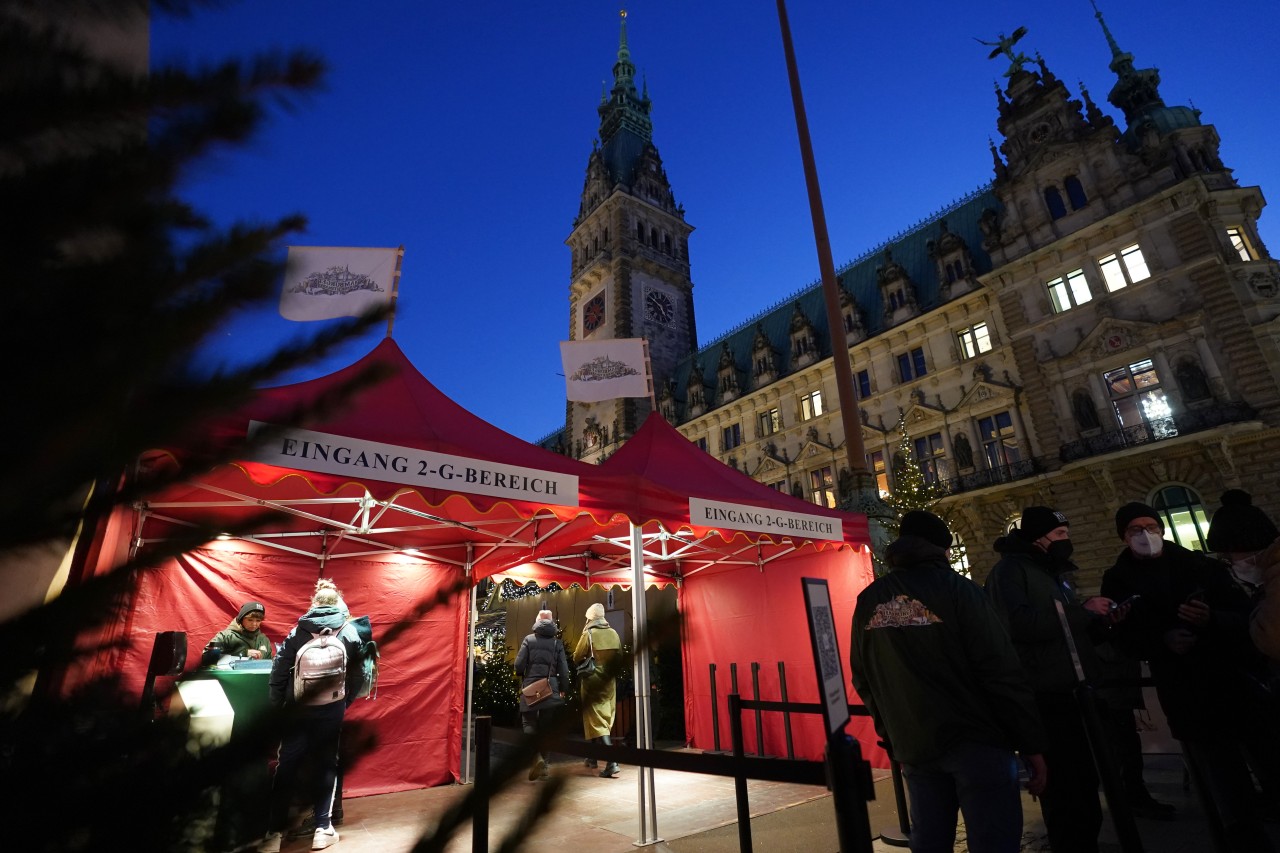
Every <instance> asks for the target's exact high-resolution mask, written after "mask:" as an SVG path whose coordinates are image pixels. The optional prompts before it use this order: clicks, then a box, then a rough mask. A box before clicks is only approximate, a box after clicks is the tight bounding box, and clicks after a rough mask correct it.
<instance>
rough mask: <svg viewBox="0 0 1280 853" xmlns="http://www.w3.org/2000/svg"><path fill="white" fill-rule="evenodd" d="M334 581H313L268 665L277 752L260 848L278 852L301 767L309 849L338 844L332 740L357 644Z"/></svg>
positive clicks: (355, 687)
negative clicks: (280, 718) (279, 731)
mask: <svg viewBox="0 0 1280 853" xmlns="http://www.w3.org/2000/svg"><path fill="white" fill-rule="evenodd" d="M349 615H350V614H349V612H348V610H347V606H346V604H345V603H344V602H343V600H342V594H341V593H340V592H339V591H338V588H337V586H336V585H335V584H334V583H333V581H332V580H329V579H328V578H321V579H320V580H318V581H316V586H315V592H314V593H313V595H312V597H311V604H310V607H309V608H308V609H307V612H306V613H304V614H302V616H301V617H300V618H299V619H298V623H297V624H296V625H294V627H293V629H292V630H291V631H290V632H289V634H288V635H287V636H286V637H285V638H284V642H283V643H281V644H280V651H279V654H277V655H276V657H275V660H274V661H273V662H272V666H271V677H270V678H269V679H268V689H269V691H270V696H271V704H272V705H273V706H275V707H276V708H280V709H283V711H284V713H285V718H284V732H283V735H282V737H281V741H280V756H279V761H278V762H277V764H276V772H275V776H274V777H273V779H272V781H271V796H270V805H269V811H268V816H267V834H266V836H265V837H264V838H263V840H262V843H261V844H259V846H258V851H259V853H278V851H279V850H280V844H281V842H282V840H283V833H284V830H285V829H286V827H287V824H288V819H289V807H290V806H291V805H292V801H293V795H294V790H295V788H296V787H297V785H298V782H299V778H298V777H299V772H300V770H301V768H302V765H303V764H304V763H306V762H310V763H311V764H310V766H312V767H314V768H315V772H316V774H317V775H316V776H315V777H314V778H312V779H308V780H306V781H307V782H308V783H309V784H308V787H309V788H310V790H311V792H312V799H313V803H314V819H315V831H314V833H313V835H312V839H311V849H312V850H323V849H324V848H326V847H331V846H333V845H334V844H337V843H338V832H337V830H336V829H334V828H333V822H332V820H331V812H332V809H333V798H334V790H335V787H336V784H337V774H338V745H339V740H340V736H341V733H342V721H343V718H344V717H345V715H346V709H347V706H349V705H350V704H351V702H352V701H354V699H355V697H356V694H357V693H358V692H359V690H360V686H361V682H362V680H363V660H362V658H363V646H364V644H363V643H362V642H361V640H360V637H359V636H358V634H357V633H356V631H355V628H354V627H353V626H352V625H351V624H350V623H349V622H348V617H349Z"/></svg>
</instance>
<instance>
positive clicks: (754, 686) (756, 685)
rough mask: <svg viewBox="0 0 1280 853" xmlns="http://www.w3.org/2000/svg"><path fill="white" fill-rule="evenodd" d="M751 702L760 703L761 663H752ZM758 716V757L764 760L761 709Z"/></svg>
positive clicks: (757, 710) (756, 711)
mask: <svg viewBox="0 0 1280 853" xmlns="http://www.w3.org/2000/svg"><path fill="white" fill-rule="evenodd" d="M751 700H752V701H753V702H759V701H760V663H759V662H758V661H752V662H751ZM755 715H756V755H758V756H759V757H760V758H764V757H765V755H764V717H763V715H762V714H761V713H760V709H759V708H756V709H755Z"/></svg>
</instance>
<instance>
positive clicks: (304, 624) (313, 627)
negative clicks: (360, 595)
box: [268, 603, 364, 707]
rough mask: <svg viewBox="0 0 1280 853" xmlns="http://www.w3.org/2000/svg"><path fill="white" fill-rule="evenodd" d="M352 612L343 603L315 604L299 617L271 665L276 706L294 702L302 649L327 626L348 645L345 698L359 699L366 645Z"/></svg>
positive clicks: (271, 682) (273, 701)
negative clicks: (295, 673) (295, 668)
mask: <svg viewBox="0 0 1280 853" xmlns="http://www.w3.org/2000/svg"><path fill="white" fill-rule="evenodd" d="M350 615H351V614H350V613H349V611H348V610H347V607H346V605H345V604H342V603H339V604H336V605H328V604H326V605H323V606H320V607H312V608H311V609H310V610H308V611H307V612H306V613H304V614H303V615H302V617H301V618H300V619H298V624H297V625H295V626H293V630H291V631H290V632H289V635H288V636H286V637H285V638H284V642H282V643H281V644H280V653H279V654H278V655H276V658H275V660H274V661H273V662H272V664H271V678H270V679H269V680H268V688H269V690H270V693H271V704H272V705H275V706H276V707H280V706H282V705H286V704H292V703H293V701H294V696H293V664H294V661H295V660H296V659H297V657H298V650H299V649H301V648H302V647H303V646H304V645H306V644H307V642H308V641H310V640H311V639H312V637H313V635H315V634H319V633H321V632H322V631H324V629H325V628H328V629H329V630H330V631H332V632H333V633H334V634H336V635H337V636H338V639H339V640H341V641H342V644H343V645H344V646H346V647H347V678H346V682H347V695H346V699H345V700H344V701H345V703H346V704H347V705H348V706H350V705H351V703H352V702H353V701H355V698H356V693H357V692H358V691H359V689H360V683H361V681H362V680H363V677H364V676H363V673H362V668H361V655H362V651H361V650H362V648H363V646H364V644H363V643H362V642H361V641H360V637H359V635H358V634H357V633H356V629H355V626H354V625H352V624H350V622H349V621H348V619H349V617H350ZM315 707H325V706H315Z"/></svg>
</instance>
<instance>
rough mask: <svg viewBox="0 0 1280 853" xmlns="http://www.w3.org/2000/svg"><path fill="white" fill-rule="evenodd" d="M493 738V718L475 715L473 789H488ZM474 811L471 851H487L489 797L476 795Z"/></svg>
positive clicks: (487, 852) (472, 852) (475, 852)
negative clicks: (474, 777)
mask: <svg viewBox="0 0 1280 853" xmlns="http://www.w3.org/2000/svg"><path fill="white" fill-rule="evenodd" d="M492 739H493V718H492V717H476V779H475V786H474V790H476V791H488V790H489V749H490V746H491V743H492ZM476 800H478V802H477V803H476V813H475V815H474V816H473V817H472V818H471V853H489V797H488V796H483V797H476Z"/></svg>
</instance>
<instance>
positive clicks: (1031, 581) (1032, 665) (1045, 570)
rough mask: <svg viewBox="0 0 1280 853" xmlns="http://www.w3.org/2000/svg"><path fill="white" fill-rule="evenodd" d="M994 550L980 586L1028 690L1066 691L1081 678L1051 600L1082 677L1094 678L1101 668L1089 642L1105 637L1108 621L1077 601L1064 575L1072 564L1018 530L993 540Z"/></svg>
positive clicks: (1045, 691) (1068, 691)
mask: <svg viewBox="0 0 1280 853" xmlns="http://www.w3.org/2000/svg"><path fill="white" fill-rule="evenodd" d="M995 549H996V553H998V554H1000V555H1001V557H1000V561H999V562H998V563H996V564H995V566H994V567H993V568H992V569H991V574H989V575H987V581H986V583H985V584H984V588H985V589H986V591H987V595H988V596H989V597H990V599H991V603H992V605H993V606H994V607H995V610H996V613H998V614H1000V618H1001V619H1002V620H1004V624H1005V626H1006V627H1007V628H1008V630H1009V639H1011V640H1012V641H1013V647H1014V649H1016V650H1017V652H1018V658H1019V659H1020V660H1021V661H1022V667H1023V669H1024V670H1026V673H1027V678H1028V679H1029V680H1030V682H1031V687H1032V689H1033V690H1035V691H1036V692H1037V693H1063V694H1065V693H1071V692H1072V690H1074V689H1075V687H1076V685H1077V684H1078V683H1079V680H1080V679H1079V676H1078V674H1077V672H1076V668H1075V662H1074V661H1073V660H1072V658H1071V649H1070V647H1069V646H1068V645H1067V636H1066V634H1065V633H1064V632H1063V629H1062V620H1061V618H1060V617H1059V616H1058V608H1057V605H1056V604H1055V602H1058V603H1061V604H1062V608H1063V610H1064V611H1065V613H1066V616H1067V624H1068V625H1070V627H1071V636H1072V639H1074V641H1075V647H1076V652H1077V654H1078V655H1079V656H1080V664H1081V667H1082V668H1083V669H1084V676H1085V679H1086V680H1088V681H1092V682H1096V681H1097V679H1098V676H1099V673H1100V670H1101V666H1100V664H1099V661H1098V655H1097V652H1096V650H1095V649H1094V647H1093V645H1094V643H1095V642H1101V641H1102V640H1105V639H1106V636H1107V625H1106V623H1105V622H1104V621H1102V620H1099V619H1094V617H1093V616H1091V615H1090V614H1089V611H1087V610H1085V609H1084V606H1083V605H1082V604H1081V603H1080V602H1079V600H1077V598H1076V591H1075V585H1074V584H1073V583H1072V582H1071V580H1070V579H1069V578H1068V577H1067V573H1069V572H1072V571H1074V570H1075V566H1074V565H1073V564H1071V563H1065V564H1061V565H1056V564H1055V563H1054V561H1053V559H1051V558H1050V557H1049V555H1048V554H1046V553H1045V552H1044V551H1042V550H1040V549H1039V548H1037V547H1036V546H1035V543H1033V542H1031V541H1029V540H1028V539H1027V538H1026V537H1025V536H1023V535H1022V534H1021V532H1020V531H1017V530H1015V531H1013V532H1012V533H1010V534H1009V535H1008V536H1002V537H1000V538H999V539H997V540H996V542H995Z"/></svg>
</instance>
